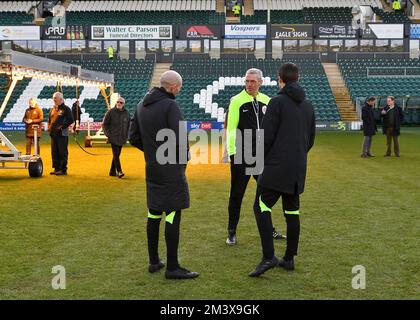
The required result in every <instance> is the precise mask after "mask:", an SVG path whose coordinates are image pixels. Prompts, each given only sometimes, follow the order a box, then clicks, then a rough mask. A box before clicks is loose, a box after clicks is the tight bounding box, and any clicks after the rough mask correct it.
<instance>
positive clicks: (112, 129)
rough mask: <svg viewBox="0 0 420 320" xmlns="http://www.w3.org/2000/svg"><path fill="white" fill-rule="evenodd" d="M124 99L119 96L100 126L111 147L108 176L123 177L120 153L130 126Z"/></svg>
mask: <svg viewBox="0 0 420 320" xmlns="http://www.w3.org/2000/svg"><path fill="white" fill-rule="evenodd" d="M124 106H125V100H124V98H123V97H119V98H118V100H117V103H116V105H115V107H114V108H111V109H109V110H108V112H107V113H106V114H105V117H104V121H103V123H102V128H103V129H104V133H105V135H106V136H107V137H108V140H109V142H110V143H111V147H112V155H113V158H112V163H111V169H110V170H109V175H110V176H117V175H118V178H122V177H124V173H123V171H122V169H121V161H120V155H121V150H122V147H123V145H124V144H125V143H126V142H127V139H128V129H129V127H130V113H129V112H128V110H127V109H126V108H125V107H124Z"/></svg>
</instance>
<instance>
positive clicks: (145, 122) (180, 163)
mask: <svg viewBox="0 0 420 320" xmlns="http://www.w3.org/2000/svg"><path fill="white" fill-rule="evenodd" d="M183 121H184V118H183V115H182V112H181V109H180V107H179V106H178V103H177V102H176V100H175V96H174V95H173V94H171V93H168V92H166V90H165V89H164V88H157V87H155V88H153V89H152V90H150V91H149V92H148V93H147V94H146V96H145V97H144V98H143V100H142V101H141V102H140V103H139V104H138V106H137V110H136V113H135V114H134V118H133V120H132V123H131V126H132V128H131V129H130V133H131V132H133V131H134V132H136V140H137V143H136V144H135V146H136V147H138V148H139V149H140V150H142V151H143V152H144V159H145V161H146V188H147V207H148V208H149V209H152V210H157V211H164V212H171V211H176V210H181V209H186V208H188V207H189V206H190V196H189V189H188V183H187V178H186V175H185V169H186V165H187V161H188V159H189V148H188V138H187V130H186V127H185V126H184V124H183ZM134 128H135V129H134ZM165 131H166V132H167V133H169V134H170V135H172V137H173V138H175V139H169V138H164V139H163V140H164V141H162V139H160V138H158V137H159V135H162V136H164V135H165ZM130 136H131V134H130ZM130 141H131V138H130ZM163 144H166V146H167V147H168V148H169V149H170V150H172V151H174V152H175V153H174V154H172V155H169V158H170V157H171V156H172V160H173V161H171V162H170V163H159V161H158V160H159V159H158V158H157V155H158V154H159V153H161V152H159V151H158V150H161V149H162V148H163V147H165V146H163Z"/></svg>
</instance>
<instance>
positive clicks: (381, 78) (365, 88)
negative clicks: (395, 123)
mask: <svg viewBox="0 0 420 320" xmlns="http://www.w3.org/2000/svg"><path fill="white" fill-rule="evenodd" d="M337 63H338V65H339V68H340V70H341V73H342V75H343V77H344V80H345V83H346V86H347V88H348V89H349V92H350V95H351V97H352V100H353V102H356V99H357V98H361V99H364V98H367V97H368V96H372V95H373V96H378V97H382V98H381V99H379V101H378V102H379V105H380V106H384V105H385V103H386V97H387V96H388V95H393V96H395V97H396V101H397V103H398V104H399V105H400V106H402V97H405V98H406V99H407V97H410V96H412V97H413V98H411V99H407V105H406V107H407V108H406V109H405V114H406V119H405V123H409V124H419V123H420V122H419V120H420V118H419V109H418V108H417V107H418V105H419V104H420V101H419V88H420V61H419V59H408V58H405V59H404V58H376V59H373V58H364V59H363V58H359V59H355V58H340V59H339V60H338V61H337ZM376 118H377V120H378V121H379V120H380V115H379V112H378V110H376Z"/></svg>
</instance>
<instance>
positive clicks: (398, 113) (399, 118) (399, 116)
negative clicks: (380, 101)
mask: <svg viewBox="0 0 420 320" xmlns="http://www.w3.org/2000/svg"><path fill="white" fill-rule="evenodd" d="M382 110H385V111H386V112H387V113H386V115H383V114H382ZM382 110H381V117H382V120H383V123H382V124H383V125H382V133H383V134H386V129H387V128H388V127H392V128H393V129H394V132H395V135H397V136H399V135H400V128H401V123H402V122H403V121H404V112H403V110H402V108H400V107H399V106H397V105H395V106H394V110H390V107H389V106H386V107H385V108H383V109H382ZM389 112H394V116H395V123H394V124H393V125H390V124H389Z"/></svg>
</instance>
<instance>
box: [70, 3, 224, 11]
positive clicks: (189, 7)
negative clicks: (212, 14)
mask: <svg viewBox="0 0 420 320" xmlns="http://www.w3.org/2000/svg"><path fill="white" fill-rule="evenodd" d="M196 10H197V11H200V10H208V11H211V10H213V11H214V10H216V0H188V1H187V0H183V1H169V0H166V1H165V0H163V1H75V0H73V1H72V2H71V3H70V5H69V7H68V9H67V11H68V12H81V11H82V12H85V11H196Z"/></svg>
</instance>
